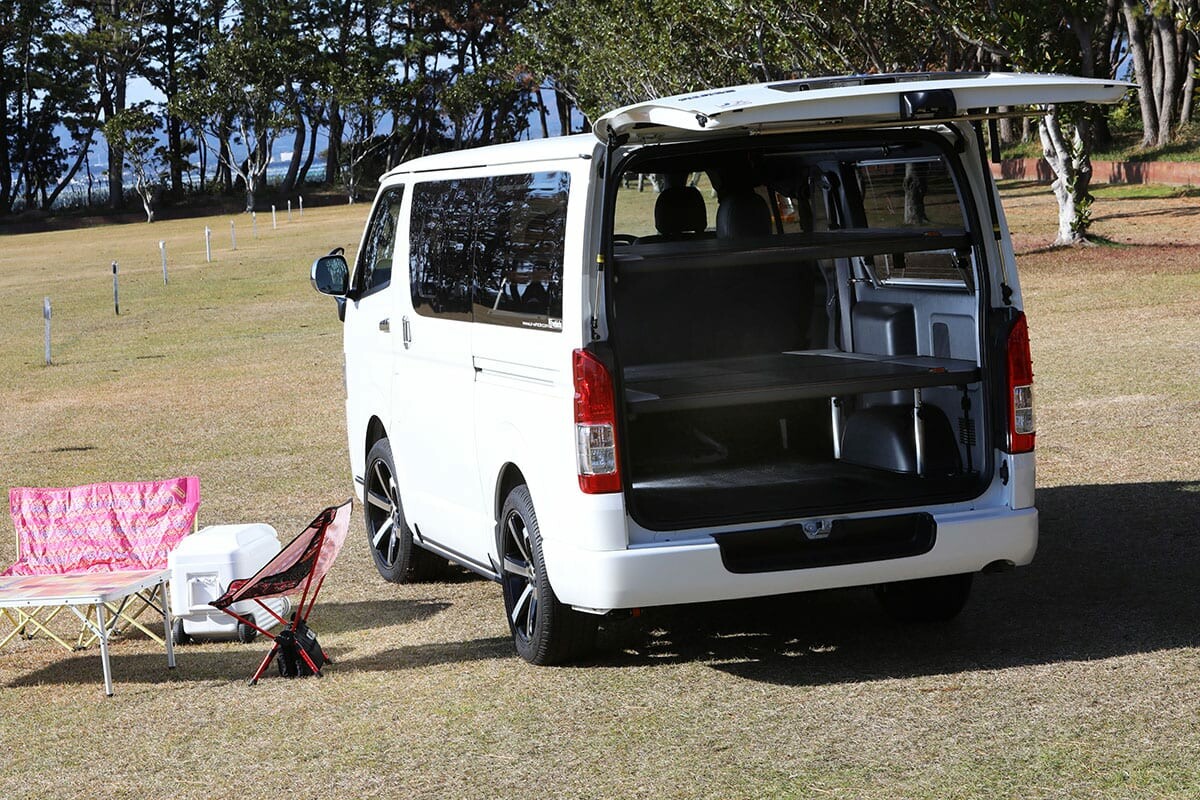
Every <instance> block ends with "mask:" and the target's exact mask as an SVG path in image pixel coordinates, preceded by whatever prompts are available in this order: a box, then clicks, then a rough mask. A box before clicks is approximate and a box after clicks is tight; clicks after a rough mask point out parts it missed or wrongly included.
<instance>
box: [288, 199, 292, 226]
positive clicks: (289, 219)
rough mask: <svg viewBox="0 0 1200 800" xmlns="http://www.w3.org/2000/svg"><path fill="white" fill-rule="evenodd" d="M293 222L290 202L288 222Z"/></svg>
mask: <svg viewBox="0 0 1200 800" xmlns="http://www.w3.org/2000/svg"><path fill="white" fill-rule="evenodd" d="M291 221H292V201H291V200H288V222H291Z"/></svg>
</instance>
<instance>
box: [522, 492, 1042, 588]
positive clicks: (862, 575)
mask: <svg viewBox="0 0 1200 800" xmlns="http://www.w3.org/2000/svg"><path fill="white" fill-rule="evenodd" d="M934 516H935V519H936V522H937V538H936V541H935V543H934V546H933V548H932V549H931V550H929V552H927V553H924V554H922V555H919V556H912V557H906V558H894V559H888V560H883V561H869V562H863V563H856V564H839V565H837V566H827V567H813V568H808V569H795V570H786V571H780V572H761V573H751V574H735V573H733V572H730V571H729V570H728V569H726V567H725V565H724V563H723V562H722V560H721V553H720V549H719V547H718V546H717V544H716V542H715V541H712V540H711V539H709V540H706V541H696V542H693V543H686V544H673V543H670V544H655V545H644V546H635V547H631V548H629V549H626V550H614V551H586V550H578V549H575V548H570V547H562V546H561V542H557V541H556V542H554V543H553V544H551V543H550V542H546V545H549V547H548V548H547V550H548V552H547V553H546V556H547V562H548V568H549V570H550V576H549V577H550V582H551V584H552V585H553V586H554V592H555V594H557V595H558V597H559V599H560V600H561V601H562V602H564V603H567V604H569V605H572V606H576V607H579V608H586V609H594V610H604V611H607V610H611V609H615V608H640V607H648V606H659V605H674V604H677V603H700V602H707V601H712V600H733V599H737V598H744V597H761V596H765V595H773V594H787V593H790V592H802V591H812V590H816V589H833V588H839V587H845V586H862V585H867V584H875V583H889V582H891V581H901V580H910V579H913V578H926V577H933V576H936V575H951V574H956V573H964V572H978V571H979V570H981V569H983V568H984V567H985V566H987V565H988V564H991V563H992V562H995V561H1009V562H1012V563H1013V564H1014V565H1017V566H1023V565H1025V564H1028V563H1029V562H1030V561H1032V560H1033V555H1034V552H1035V551H1036V550H1037V537H1038V514H1037V509H1036V508H1024V509H1019V510H1016V511H1013V510H1011V509H1007V508H1004V509H1000V510H995V511H969V512H963V513H957V514H941V515H934Z"/></svg>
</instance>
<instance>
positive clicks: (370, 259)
mask: <svg viewBox="0 0 1200 800" xmlns="http://www.w3.org/2000/svg"><path fill="white" fill-rule="evenodd" d="M403 197H404V187H403V186H397V187H395V188H393V189H388V190H386V191H385V192H384V193H383V195H381V196H380V198H379V202H378V203H377V204H376V205H375V216H373V217H372V218H371V224H370V226H369V227H368V229H367V239H366V242H365V243H364V244H363V249H362V252H361V253H359V256H358V282H357V284H356V285H357V287H358V289H359V290H360V292H362V293H364V294H365V293H367V292H371V291H374V290H376V289H379V288H380V287H382V286H386V285H387V284H388V282H389V281H390V280H391V279H392V253H393V252H394V250H395V248H396V222H397V220H399V218H400V201H401V200H402V199H403Z"/></svg>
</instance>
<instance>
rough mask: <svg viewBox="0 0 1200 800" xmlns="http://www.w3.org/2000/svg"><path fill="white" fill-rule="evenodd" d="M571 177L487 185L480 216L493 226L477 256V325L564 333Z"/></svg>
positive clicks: (508, 179) (545, 175)
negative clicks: (564, 286)
mask: <svg viewBox="0 0 1200 800" xmlns="http://www.w3.org/2000/svg"><path fill="white" fill-rule="evenodd" d="M569 187H570V175H568V174H567V173H566V172H539V173H534V174H531V175H528V174H527V175H505V176H502V177H498V178H489V179H487V180H486V181H483V183H482V185H481V186H480V190H479V195H478V198H479V216H480V217H481V218H483V219H490V220H494V224H493V225H491V226H490V227H488V228H485V229H484V230H481V231H480V236H479V239H478V240H477V244H478V246H477V248H476V250H475V257H476V261H475V278H476V283H475V319H476V321H478V322H490V323H493V324H497V325H516V326H520V327H527V328H543V329H554V330H558V329H561V328H562V272H563V247H564V242H565V235H566V225H567V194H568V189H569Z"/></svg>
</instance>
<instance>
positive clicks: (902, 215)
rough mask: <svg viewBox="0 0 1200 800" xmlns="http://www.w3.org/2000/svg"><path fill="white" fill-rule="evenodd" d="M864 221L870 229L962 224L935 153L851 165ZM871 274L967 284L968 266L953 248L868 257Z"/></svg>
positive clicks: (943, 165)
mask: <svg viewBox="0 0 1200 800" xmlns="http://www.w3.org/2000/svg"><path fill="white" fill-rule="evenodd" d="M855 168H856V172H857V174H858V183H859V187H860V191H861V193H862V203H863V212H864V214H865V216H866V223H867V225H869V226H870V227H872V228H911V227H917V228H940V229H957V228H963V227H965V221H964V219H963V210H962V206H961V203H960V201H959V199H958V189H957V187H956V186H955V183H954V176H953V175H952V174H951V173H950V168H949V165H947V164H946V162H945V160H944V159H942V158H940V157H933V158H920V159H905V160H898V161H870V162H862V163H859V164H856V165H855ZM870 263H871V264H872V266H873V267H874V269H875V274H876V277H878V278H879V279H880V280H882V281H884V282H885V283H887V282H891V281H908V282H911V281H936V282H943V283H944V282H950V283H955V284H960V285H961V284H966V283H969V281H970V264H969V263H968V262H967V261H966V256H965V255H964V254H960V253H956V252H954V251H953V250H928V251H920V252H909V253H894V254H889V255H883V256H877V257H875V258H874V259H870Z"/></svg>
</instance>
